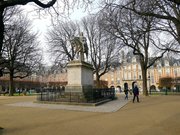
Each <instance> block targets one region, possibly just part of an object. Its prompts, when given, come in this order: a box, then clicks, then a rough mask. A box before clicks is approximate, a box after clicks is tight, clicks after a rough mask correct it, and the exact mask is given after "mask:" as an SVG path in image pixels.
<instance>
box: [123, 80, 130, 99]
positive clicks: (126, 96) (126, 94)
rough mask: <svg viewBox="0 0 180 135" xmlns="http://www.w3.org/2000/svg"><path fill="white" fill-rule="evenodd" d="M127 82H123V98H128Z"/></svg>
mask: <svg viewBox="0 0 180 135" xmlns="http://www.w3.org/2000/svg"><path fill="white" fill-rule="evenodd" d="M128 92H129V90H128V84H127V83H124V93H125V98H124V99H125V100H126V99H127V100H128Z"/></svg>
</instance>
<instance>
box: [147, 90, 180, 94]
mask: <svg viewBox="0 0 180 135" xmlns="http://www.w3.org/2000/svg"><path fill="white" fill-rule="evenodd" d="M149 95H180V90H168V89H164V90H160V91H149Z"/></svg>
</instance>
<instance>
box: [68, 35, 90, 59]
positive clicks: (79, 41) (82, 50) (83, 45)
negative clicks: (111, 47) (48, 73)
mask: <svg viewBox="0 0 180 135" xmlns="http://www.w3.org/2000/svg"><path fill="white" fill-rule="evenodd" d="M70 42H71V44H72V47H73V48H74V51H75V55H76V57H77V58H78V59H79V60H80V61H84V60H85V59H84V54H85V55H86V59H88V46H87V42H86V38H85V37H84V36H83V33H81V34H80V36H79V37H74V38H73V39H72V40H71V41H70Z"/></svg>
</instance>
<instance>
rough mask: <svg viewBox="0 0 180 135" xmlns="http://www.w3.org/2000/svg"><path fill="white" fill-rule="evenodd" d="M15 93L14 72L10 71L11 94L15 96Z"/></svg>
mask: <svg viewBox="0 0 180 135" xmlns="http://www.w3.org/2000/svg"><path fill="white" fill-rule="evenodd" d="M13 94H14V81H13V72H12V71H10V76H9V96H13Z"/></svg>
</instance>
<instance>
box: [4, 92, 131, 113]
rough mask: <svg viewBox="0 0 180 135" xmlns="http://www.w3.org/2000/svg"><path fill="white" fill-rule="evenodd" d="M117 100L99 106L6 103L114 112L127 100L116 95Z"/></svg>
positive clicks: (122, 96)
mask: <svg viewBox="0 0 180 135" xmlns="http://www.w3.org/2000/svg"><path fill="white" fill-rule="evenodd" d="M117 97H118V99H117V100H113V101H110V102H107V103H104V104H102V105H99V106H80V105H62V104H40V103H34V102H33V101H31V102H18V103H13V104H7V105H8V106H19V107H38V108H47V109H62V110H73V111H88V112H116V111H118V110H119V109H120V108H122V107H123V106H125V105H126V104H127V103H128V102H129V101H131V99H132V97H130V98H129V100H124V95H121V96H119V95H118V96H117Z"/></svg>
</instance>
